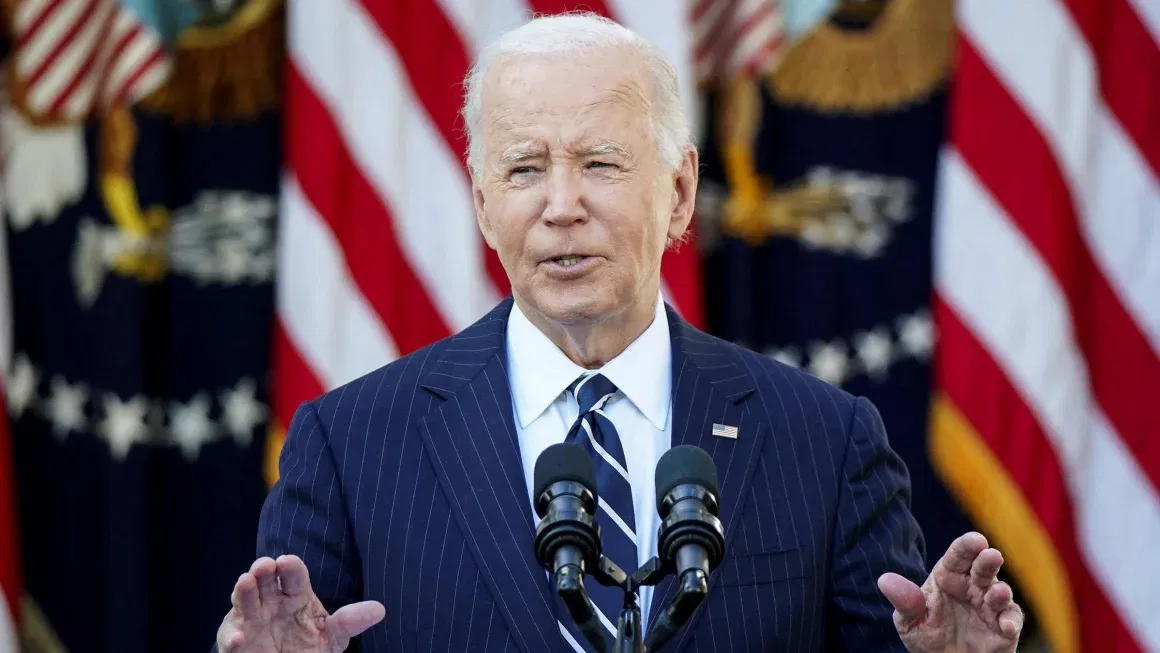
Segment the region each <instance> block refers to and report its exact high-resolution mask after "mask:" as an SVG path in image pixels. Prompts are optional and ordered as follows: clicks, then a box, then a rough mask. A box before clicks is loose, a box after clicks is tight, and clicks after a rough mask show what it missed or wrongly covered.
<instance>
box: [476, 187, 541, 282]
mask: <svg viewBox="0 0 1160 653" xmlns="http://www.w3.org/2000/svg"><path fill="white" fill-rule="evenodd" d="M530 195H531V194H530V193H526V192H520V191H513V192H510V193H505V194H503V195H502V196H501V197H499V198H497V200H496V201H495V203H494V204H493V205H492V207H491V211H489V213H488V217H489V219H490V222H491V225H492V229H493V231H494V232H495V235H496V238H497V240H498V242H499V255H500V258H501V259H503V260H504V262H505V264H506V263H509V262H515V261H518V260H519V258H520V256H521V254H522V252H523V250H524V245H525V242H526V241H527V236H528V233H529V231H530V230H531V229H532V228H533V227H534V226H535V223H536V220H537V219H538V216H539V215H540V214H539V213H538V212H537V210H536V206H537V203H536V200H535V199H534V198H533V197H531V196H530Z"/></svg>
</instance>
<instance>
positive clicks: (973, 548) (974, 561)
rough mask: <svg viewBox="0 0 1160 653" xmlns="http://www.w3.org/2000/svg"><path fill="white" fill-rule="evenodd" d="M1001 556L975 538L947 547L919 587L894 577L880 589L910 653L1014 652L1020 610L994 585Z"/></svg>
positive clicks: (888, 577)
mask: <svg viewBox="0 0 1160 653" xmlns="http://www.w3.org/2000/svg"><path fill="white" fill-rule="evenodd" d="M1002 565H1003V554H1001V553H999V551H998V550H996V549H992V548H990V547H989V546H988V544H987V539H986V538H985V537H983V536H982V535H980V534H979V533H967V534H966V535H963V536H961V537H959V538H958V539H957V540H955V541H954V542H952V543H951V546H950V548H948V549H947V552H946V554H945V555H944V556H943V557H942V559H941V560H939V561H938V564H936V565H935V566H934V569H933V570H932V571H931V572H930V576H928V577H927V579H926V582H925V583H923V584H922V587H921V588H920V587H919V586H917V585H915V584H914V583H912V582H910V581H909V580H907V579H906V578H903V577H902V576H900V575H898V574H894V573H888V574H883V575H882V577H881V578H879V579H878V589H879V590H881V591H882V593H883V594H884V595H885V596H886V598H887V599H889V600H890V603H891V604H893V605H894V625H895V627H897V628H898V634H899V636H901V637H902V643H903V644H905V645H906V649H907V650H908V651H911V653H943V652H944V651H970V652H972V653H1013V652H1014V651H1015V646H1016V645H1017V644H1018V643H1019V633H1020V631H1022V630H1023V611H1022V610H1020V608H1019V606H1018V605H1016V604H1015V602H1014V601H1013V600H1012V594H1011V586H1010V585H1008V584H1007V583H1004V582H1002V581H1000V580H998V578H997V575H998V573H999V567H1001V566H1002Z"/></svg>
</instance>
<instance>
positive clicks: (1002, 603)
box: [983, 581, 1014, 614]
mask: <svg viewBox="0 0 1160 653" xmlns="http://www.w3.org/2000/svg"><path fill="white" fill-rule="evenodd" d="M1013 597H1014V594H1012V592H1011V586H1010V585H1008V584H1007V583H1004V582H1003V581H999V582H997V583H995V584H994V585H992V586H991V587H990V589H988V590H987V593H986V594H985V595H983V602H984V603H985V604H986V605H987V607H988V608H990V609H991V611H992V612H994V613H995V614H1001V613H1002V612H1003V610H1004V609H1005V608H1007V607H1008V606H1010V605H1013V603H1011V599H1012V598H1013Z"/></svg>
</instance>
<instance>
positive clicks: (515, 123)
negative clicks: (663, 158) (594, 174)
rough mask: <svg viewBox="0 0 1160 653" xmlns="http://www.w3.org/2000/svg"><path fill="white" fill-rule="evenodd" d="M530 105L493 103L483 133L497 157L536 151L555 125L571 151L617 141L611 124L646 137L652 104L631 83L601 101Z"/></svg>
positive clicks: (638, 86) (534, 102) (604, 95)
mask: <svg viewBox="0 0 1160 653" xmlns="http://www.w3.org/2000/svg"><path fill="white" fill-rule="evenodd" d="M529 104H530V105H531V106H528V105H526V104H522V103H520V102H514V101H511V100H509V101H506V102H500V103H497V104H496V105H495V106H494V107H492V108H491V110H490V111H489V112H488V113H487V118H486V122H485V125H486V127H485V129H486V132H487V134H488V135H489V136H490V137H491V138H489V139H488V140H491V141H492V143H493V145H494V146H495V148H496V149H495V150H493V152H494V153H495V154H499V155H503V156H509V155H512V154H513V153H515V152H516V151H519V152H521V153H527V152H529V151H537V150H540V149H541V148H542V144H543V138H544V136H545V134H544V133H543V132H544V127H545V126H547V125H550V124H551V123H553V122H559V123H561V124H562V125H563V126H564V130H563V133H562V134H560V136H561V137H562V140H563V141H564V142H563V145H564V147H565V148H567V149H569V150H578V149H583V148H584V147H586V146H589V145H592V144H593V143H601V142H607V141H610V140H612V141H619V140H620V139H619V138H615V137H613V135H612V134H609V133H607V131H606V130H605V128H606V127H608V126H611V125H617V126H622V127H628V128H630V129H632V131H633V132H637V133H639V134H640V135H642V136H645V137H647V136H648V134H649V133H650V130H649V125H651V122H652V120H651V114H652V103H651V102H650V100H649V98H648V96H647V94H646V92H645V89H644V88H642V87H641V85H640V84H639V83H637V82H636V81H635V80H632V79H628V80H624V81H622V82H620V83H619V84H617V85H616V86H614V87H612V88H610V89H608V90H606V91H605V92H604V93H602V97H599V98H597V99H595V100H591V101H588V102H583V103H574V104H567V105H554V106H553V105H551V104H550V103H545V102H536V101H535V100H534V99H533V100H531V102H529ZM537 105H538V106H537ZM610 113H611V114H612V115H609V114H610ZM594 114H597V115H594ZM545 118H546V119H547V120H544V119H545ZM641 119H643V120H641ZM593 120H595V121H596V122H593ZM488 149H492V148H488Z"/></svg>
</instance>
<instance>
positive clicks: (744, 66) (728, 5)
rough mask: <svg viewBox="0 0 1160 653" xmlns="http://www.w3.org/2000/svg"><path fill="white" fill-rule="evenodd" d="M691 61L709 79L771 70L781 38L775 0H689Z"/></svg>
mask: <svg viewBox="0 0 1160 653" xmlns="http://www.w3.org/2000/svg"><path fill="white" fill-rule="evenodd" d="M691 5H692V16H691V18H692V30H693V65H694V68H695V71H696V75H697V80H698V81H701V82H712V81H714V80H717V79H722V78H724V79H728V78H731V77H735V76H738V75H743V76H752V75H760V74H762V73H767V72H769V71H771V70H772V69H773V67H774V65H775V64H776V63H777V54H778V48H779V46H780V45H781V44H782V41H783V29H782V28H783V25H782V16H781V11H780V8H779V6H778V3H777V0H691Z"/></svg>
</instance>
